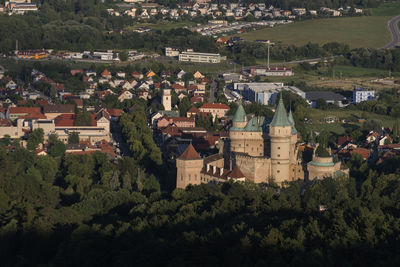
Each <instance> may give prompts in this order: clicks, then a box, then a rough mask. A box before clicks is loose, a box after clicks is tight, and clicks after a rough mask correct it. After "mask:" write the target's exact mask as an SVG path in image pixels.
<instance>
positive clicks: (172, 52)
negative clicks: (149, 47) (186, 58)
mask: <svg viewBox="0 0 400 267" xmlns="http://www.w3.org/2000/svg"><path fill="white" fill-rule="evenodd" d="M165 56H167V57H177V56H179V50H178V49H176V48H172V47H166V48H165Z"/></svg>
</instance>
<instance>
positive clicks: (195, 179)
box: [176, 98, 341, 188]
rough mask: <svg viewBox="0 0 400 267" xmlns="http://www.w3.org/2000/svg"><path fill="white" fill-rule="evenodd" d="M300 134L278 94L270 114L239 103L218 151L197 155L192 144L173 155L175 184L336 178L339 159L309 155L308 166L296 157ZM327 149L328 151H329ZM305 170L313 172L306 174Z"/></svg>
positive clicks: (329, 155) (182, 185) (290, 113)
mask: <svg viewBox="0 0 400 267" xmlns="http://www.w3.org/2000/svg"><path fill="white" fill-rule="evenodd" d="M297 141H298V136H297V130H296V127H295V123H294V119H293V115H292V112H291V111H289V114H287V112H286V109H285V106H284V104H283V100H282V98H281V99H280V100H279V103H278V106H277V108H276V111H275V114H274V117H273V119H272V121H271V120H268V119H266V118H264V117H257V116H251V115H247V114H246V112H245V111H244V108H243V106H242V105H241V104H240V105H239V107H238V109H237V111H236V113H235V115H234V117H233V120H232V127H231V128H230V129H229V138H228V139H227V140H224V141H222V140H221V144H220V149H219V153H218V154H215V155H212V156H209V157H206V158H201V157H200V155H199V154H198V153H197V152H196V150H195V149H194V147H193V146H192V144H190V145H189V146H188V148H187V149H186V150H185V152H184V153H183V154H182V155H181V156H180V157H179V158H177V161H176V166H177V188H185V187H186V186H187V185H189V184H194V185H196V184H200V183H218V182H225V181H227V180H231V179H232V180H235V181H244V180H248V181H252V182H255V183H266V182H269V181H270V180H271V179H272V180H273V181H274V182H276V183H278V184H281V183H282V182H284V181H295V180H299V179H301V180H302V179H304V178H305V176H309V178H310V179H315V178H317V179H318V178H323V177H328V176H334V174H335V173H337V172H338V171H340V168H341V165H340V162H334V158H333V157H332V155H331V154H328V156H325V157H319V156H318V155H315V153H314V156H313V160H312V161H311V162H309V163H308V164H307V165H305V164H303V162H302V160H301V159H299V158H298V156H297V155H298V144H297ZM327 153H328V152H327ZM307 168H310V169H311V172H310V173H309V172H307Z"/></svg>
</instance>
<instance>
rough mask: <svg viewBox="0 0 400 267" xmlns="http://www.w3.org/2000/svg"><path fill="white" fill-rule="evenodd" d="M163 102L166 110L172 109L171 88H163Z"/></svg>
mask: <svg viewBox="0 0 400 267" xmlns="http://www.w3.org/2000/svg"><path fill="white" fill-rule="evenodd" d="M161 104H163V106H164V109H165V110H167V111H170V110H171V89H163V90H162V98H161Z"/></svg>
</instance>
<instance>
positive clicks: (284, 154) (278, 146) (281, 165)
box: [269, 96, 292, 184]
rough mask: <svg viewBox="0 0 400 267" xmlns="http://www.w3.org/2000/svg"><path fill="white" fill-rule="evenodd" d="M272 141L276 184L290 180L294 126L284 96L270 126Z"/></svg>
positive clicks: (272, 169)
mask: <svg viewBox="0 0 400 267" xmlns="http://www.w3.org/2000/svg"><path fill="white" fill-rule="evenodd" d="M269 135H270V140H271V178H273V179H274V180H275V182H276V183H278V184H279V183H282V182H283V181H288V180H290V177H291V175H290V158H291V157H290V154H291V153H290V151H291V137H292V126H291V123H290V122H289V120H288V115H287V112H286V109H285V106H284V104H283V100H282V96H281V98H280V100H279V104H278V106H277V108H276V111H275V114H274V118H273V119H272V122H271V124H270V125H269Z"/></svg>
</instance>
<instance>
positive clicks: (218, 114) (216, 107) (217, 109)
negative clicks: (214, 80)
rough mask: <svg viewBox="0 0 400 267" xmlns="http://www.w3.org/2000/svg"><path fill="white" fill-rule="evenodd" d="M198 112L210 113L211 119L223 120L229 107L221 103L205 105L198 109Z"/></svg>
mask: <svg viewBox="0 0 400 267" xmlns="http://www.w3.org/2000/svg"><path fill="white" fill-rule="evenodd" d="M199 111H200V112H203V113H210V114H211V115H212V116H213V118H214V119H215V118H223V117H225V116H226V114H227V113H228V111H229V107H228V106H227V105H225V104H221V103H205V104H203V105H202V106H201V107H200V108H199Z"/></svg>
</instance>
